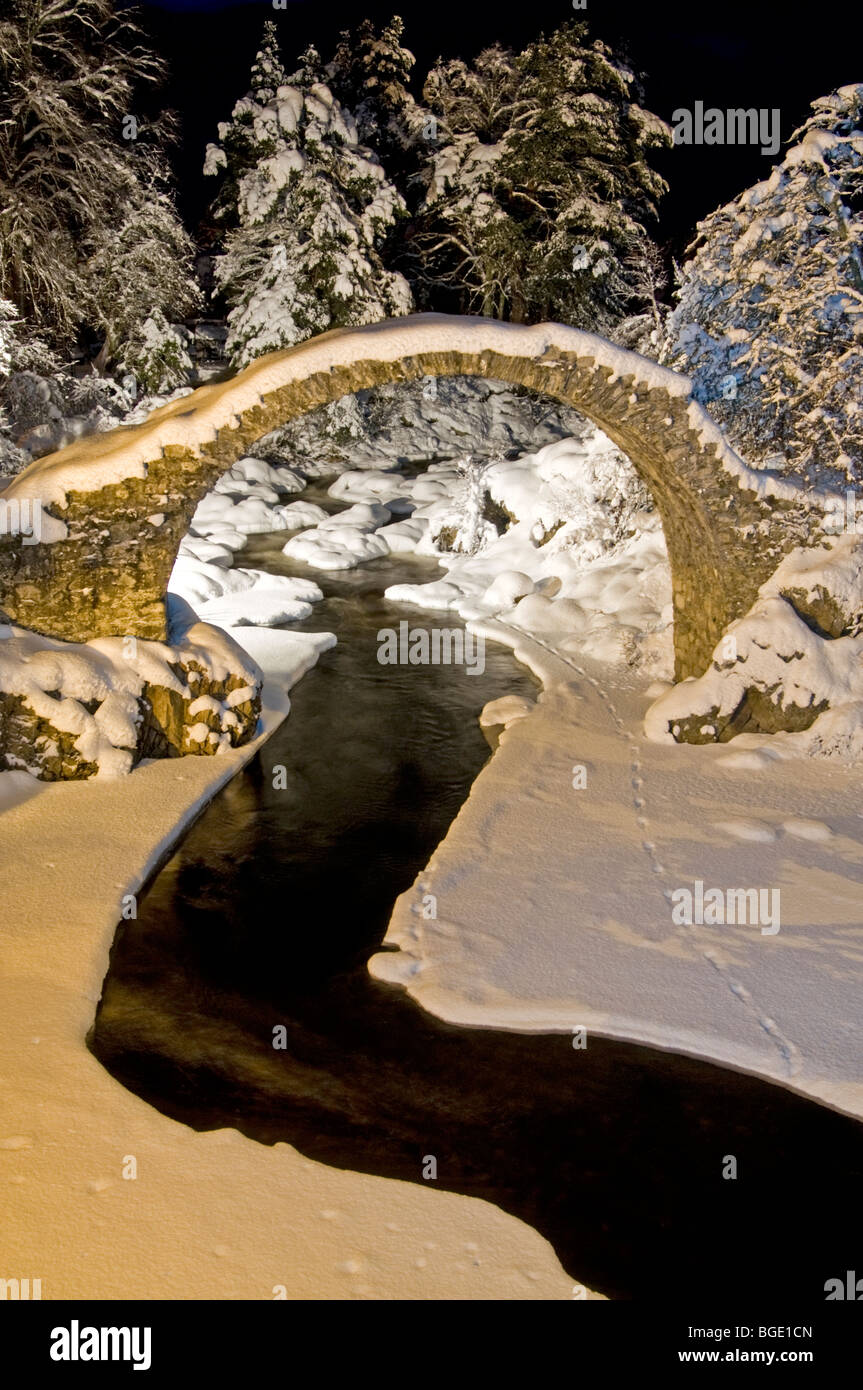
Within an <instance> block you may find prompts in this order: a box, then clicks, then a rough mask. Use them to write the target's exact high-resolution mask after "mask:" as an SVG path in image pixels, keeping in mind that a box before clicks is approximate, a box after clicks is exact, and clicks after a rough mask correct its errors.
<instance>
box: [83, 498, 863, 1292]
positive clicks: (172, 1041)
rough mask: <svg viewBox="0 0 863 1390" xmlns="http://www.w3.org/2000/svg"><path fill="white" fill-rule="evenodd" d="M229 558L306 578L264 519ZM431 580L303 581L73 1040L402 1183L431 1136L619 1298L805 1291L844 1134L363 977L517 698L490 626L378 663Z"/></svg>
mask: <svg viewBox="0 0 863 1390" xmlns="http://www.w3.org/2000/svg"><path fill="white" fill-rule="evenodd" d="M307 495H308V494H307ZM283 539H284V537H282V540H283ZM242 563H243V564H253V565H254V564H259V565H266V567H269V568H272V569H275V570H279V569H281V570H282V571H283V572H290V573H308V571H305V570H304V569H303V567H301V566H297V565H295V564H292V563H290V562H288V561H286V560H285V559H284V558H283V557H281V555H280V554H279V545H278V544H277V543H276V541H275V540H274V538H271V537H266V538H262V539H260V540H256V541H255V542H254V544H252V545H250V546H249V548H248V549H247V550H246V551H244V552H243V555H242ZM437 572H438V571H437V570H436V567H434V566H432V565H430V563H429V562H423V561H418V560H416V559H414V558H405V559H404V560H401V559H398V558H396V559H389V560H382V561H376V562H375V563H374V564H372V565H369V566H366V567H365V568H364V569H362V570H360V571H353V572H350V573H348V574H346V575H344V576H341V577H339V576H331V575H326V576H324V577H323V578H322V577H321V576H320V575H316V576H315V578H316V579H317V580H318V582H319V583H321V586H322V587H323V588H324V590H325V593H326V594H327V598H326V600H325V602H324V603H323V604H319V605H317V607H316V609H315V613H314V616H313V618H312V619H311V620H309V621H308V622H307V623H305V624H302V625H301V626H306V627H308V628H309V629H312V630H321V629H324V628H330V629H331V630H333V631H336V632H337V633H338V634H339V637H340V643H339V646H338V647H336V648H335V649H334V650H333V651H331V652H329V653H327V654H325V655H324V657H323V658H322V659H321V661H320V663H319V665H318V666H317V667H316V668H315V670H314V671H312V672H311V673H310V674H309V675H308V676H306V677H305V678H304V680H303V681H302V682H301V683H300V685H299V686H298V687H297V688H296V689H295V691H294V693H293V696H292V699H293V709H292V713H291V716H290V718H289V719H288V720H287V721H286V723H285V724H283V725H282V728H281V729H280V730H279V731H278V732H277V733H276V734H275V735H274V737H273V738H272V739H271V740H270V741H269V743H268V744H267V745H266V747H265V748H264V750H263V752H262V754H261V755H260V756H259V757H258V758H257V759H256V760H255V762H254V763H253V764H252V765H251V766H250V767H249V769H248V771H247V772H245V773H244V774H242V775H241V776H239V777H237V778H236V779H235V780H234V781H233V782H232V783H231V784H230V785H229V786H228V787H227V788H226V790H225V791H224V792H222V794H221V795H220V796H219V797H218V798H217V799H216V800H215V801H214V802H213V803H212V804H211V806H210V807H209V808H208V810H207V811H206V812H205V814H204V815H203V816H202V817H201V818H200V820H199V821H198V822H197V823H196V824H195V825H194V827H193V828H192V829H191V831H190V832H189V833H188V835H187V836H186V838H185V840H184V842H183V843H182V845H181V847H180V848H179V850H178V851H177V853H176V854H175V855H174V857H173V858H172V859H171V860H170V862H169V863H168V864H167V865H166V867H165V868H164V869H163V870H162V871H161V873H159V874H158V875H157V877H156V878H155V880H154V882H153V883H152V884H151V885H150V887H149V889H148V891H147V893H146V895H145V897H144V898H143V900H142V902H141V903H140V904H139V910H138V919H137V921H133V922H127V923H122V924H121V925H120V926H119V927H118V930H117V936H116V939H115V942H114V947H113V950H112V954H111V963H110V969H109V973H108V975H107V978H106V980H105V985H104V993H103V998H102V1001H101V1004H100V1006H99V1009H98V1013H97V1017H96V1021H95V1024H94V1028H93V1032H92V1035H91V1038H90V1045H91V1047H92V1049H93V1051H94V1052H95V1054H96V1056H97V1057H99V1058H100V1060H101V1061H102V1062H103V1064H104V1065H105V1066H106V1067H107V1068H108V1070H109V1071H111V1072H112V1074H113V1075H114V1076H116V1077H117V1078H118V1079H119V1080H120V1081H122V1082H123V1083H124V1084H125V1085H126V1086H128V1087H130V1088H131V1089H132V1090H134V1091H136V1092H137V1093H138V1094H140V1095H141V1096H143V1097H144V1098H145V1099H146V1100H148V1101H149V1102H150V1103H151V1104H153V1105H155V1106H156V1107H157V1108H158V1109H160V1110H162V1111H164V1112H165V1113H166V1114H169V1115H171V1116H173V1117H174V1118H176V1119H179V1120H182V1121H184V1122H185V1123H187V1124H189V1125H192V1126H194V1127H195V1128H198V1129H210V1128H217V1127H222V1126H225V1125H231V1126H234V1127H235V1128H237V1129H239V1130H241V1131H242V1132H243V1133H244V1134H246V1135H248V1136H250V1137H251V1138H253V1139H255V1140H258V1141H260V1142H262V1143H267V1144H271V1143H275V1142H277V1141H279V1140H285V1141H288V1142H289V1143H291V1144H293V1145H294V1146H295V1147H296V1148H298V1149H300V1150H301V1151H302V1152H303V1153H305V1154H307V1155H309V1156H310V1157H312V1158H315V1159H318V1160H321V1161H323V1162H326V1163H330V1164H333V1165H335V1166H338V1167H341V1168H350V1169H355V1170H358V1171H362V1172H369V1173H377V1174H381V1175H383V1176H388V1177H396V1178H402V1179H406V1180H408V1181H414V1182H422V1181H423V1180H424V1179H423V1176H422V1171H423V1159H424V1157H425V1156H426V1155H434V1156H435V1158H436V1159H437V1171H438V1178H437V1185H438V1186H440V1187H444V1188H449V1189H452V1190H455V1191H458V1192H463V1193H468V1194H470V1195H473V1196H476V1197H482V1198H485V1199H486V1200H489V1201H492V1202H496V1203H497V1204H498V1205H499V1206H501V1207H502V1208H504V1209H505V1210H507V1211H509V1212H512V1213H513V1214H514V1215H516V1216H518V1217H520V1218H521V1219H523V1220H525V1221H527V1222H529V1223H531V1224H532V1225H533V1226H535V1227H536V1228H537V1229H538V1230H539V1231H541V1232H542V1233H543V1234H544V1235H545V1236H547V1238H548V1239H549V1240H550V1241H551V1242H552V1243H553V1245H554V1247H555V1249H556V1251H557V1253H558V1256H559V1258H560V1259H561V1261H562V1263H563V1264H564V1266H565V1267H566V1268H567V1270H568V1271H569V1272H570V1273H571V1274H572V1275H573V1277H574V1278H575V1279H578V1280H580V1281H582V1282H584V1283H586V1284H588V1285H591V1286H592V1287H594V1288H597V1289H599V1290H600V1291H602V1292H604V1293H607V1294H609V1295H610V1296H612V1297H622V1298H634V1299H639V1300H653V1299H658V1300H662V1301H665V1302H667V1301H668V1300H669V1299H673V1298H675V1296H684V1297H686V1298H687V1299H690V1300H691V1299H692V1298H697V1297H699V1296H703V1297H705V1298H710V1299H712V1300H715V1299H716V1298H717V1297H721V1298H723V1299H728V1300H731V1301H734V1300H736V1299H738V1298H741V1297H744V1296H745V1297H751V1296H755V1297H758V1298H759V1299H761V1300H763V1301H765V1302H767V1303H770V1302H778V1301H784V1300H785V1299H786V1298H791V1297H792V1296H793V1298H794V1299H796V1300H803V1301H804V1302H810V1301H811V1302H816V1301H817V1302H820V1301H821V1300H823V1298H824V1291H823V1289H824V1283H825V1281H826V1280H827V1279H828V1278H832V1277H841V1278H844V1275H845V1271H846V1270H848V1269H855V1268H857V1269H861V1268H863V1240H861V1236H863V1223H861V1216H860V1211H861V1203H860V1194H861V1190H863V1186H861V1184H863V1127H861V1126H860V1125H858V1124H856V1123H855V1122H853V1121H851V1120H848V1119H845V1118H843V1117H841V1116H838V1115H835V1114H833V1113H832V1112H830V1111H827V1110H825V1109H823V1108H821V1107H819V1106H817V1105H814V1104H812V1103H811V1102H808V1101H805V1100H802V1099H799V1098H797V1097H795V1096H793V1095H791V1094H789V1093H787V1092H785V1091H783V1090H782V1089H780V1088H778V1087H775V1086H771V1085H769V1084H767V1083H765V1082H762V1081H758V1080H755V1079H752V1078H749V1077H746V1076H743V1075H739V1074H737V1073H735V1072H730V1071H726V1070H724V1069H722V1068H720V1067H715V1066H711V1065H708V1064H706V1063H702V1062H697V1061H693V1060H689V1059H686V1058H682V1057H676V1056H674V1055H672V1054H669V1053H663V1052H659V1051H656V1050H654V1049H651V1048H646V1047H636V1046H631V1045H627V1044H623V1043H614V1042H605V1041H602V1040H600V1039H596V1038H591V1040H590V1042H589V1045H588V1047H587V1049H586V1050H585V1051H575V1050H574V1049H573V1048H572V1042H571V1038H570V1037H568V1036H565V1035H554V1036H523V1035H519V1034H516V1033H510V1032H503V1031H498V1030H494V1029H465V1028H456V1027H450V1026H448V1025H446V1024H442V1023H440V1022H438V1021H436V1020H435V1019H433V1018H432V1017H430V1016H429V1015H427V1014H425V1013H423V1012H422V1011H421V1010H420V1009H418V1008H417V1007H416V1006H415V1005H414V1004H413V1003H412V1002H411V1001H410V1000H409V999H408V998H407V996H406V995H405V994H404V992H403V991H402V990H400V989H397V988H394V987H391V986H386V985H382V984H379V983H377V982H375V981H374V980H372V979H371V978H370V977H369V976H368V974H367V972H366V970H365V962H366V960H367V959H368V956H369V955H370V954H372V953H373V951H374V950H375V949H376V948H377V947H378V944H379V942H380V941H381V938H382V937H383V934H384V931H385V929H386V924H387V921H388V918H389V915H390V911H391V908H392V903H393V901H394V899H395V897H396V896H397V895H398V893H400V892H402V891H403V890H404V889H406V888H407V887H408V886H409V885H410V884H411V883H412V882H413V880H414V878H415V876H416V874H417V873H418V871H419V870H420V869H421V867H422V866H423V865H424V864H425V863H426V862H427V861H428V859H429V858H430V856H431V854H432V853H433V851H434V848H435V846H436V844H437V843H438V842H439V841H440V840H441V838H442V837H443V835H444V834H445V832H446V830H447V827H448V826H449V824H450V823H451V821H452V819H453V817H454V816H455V814H456V813H457V811H458V808H459V806H460V805H461V803H462V802H463V801H464V799H465V797H466V796H467V793H468V790H469V787H470V783H471V782H472V781H473V779H474V778H475V776H476V775H477V773H478V771H479V769H480V767H481V766H482V764H483V762H484V761H485V759H486V758H487V756H488V751H489V750H488V747H487V745H486V743H485V741H484V739H483V737H482V735H481V734H480V732H479V730H478V727H477V715H478V713H479V710H480V709H481V707H482V705H483V704H484V703H485V702H486V701H487V700H489V699H493V698H496V697H497V696H499V695H501V694H506V693H525V694H529V695H535V693H536V691H535V688H534V686H533V682H532V681H531V679H530V678H529V677H528V676H527V675H526V674H525V673H524V672H523V671H521V669H520V668H519V667H517V666H516V665H515V663H514V662H513V660H512V658H511V656H510V655H509V653H507V652H505V651H503V650H502V649H496V648H494V647H493V646H491V645H488V646H487V648H486V672H485V674H484V675H483V676H481V677H478V676H467V675H466V674H465V672H464V671H463V670H458V669H457V668H447V667H398V666H394V667H381V666H379V665H378V663H377V660H376V656H375V653H376V650H377V643H376V640H375V634H376V632H377V630H378V629H379V628H380V627H384V626H394V627H397V626H398V622H399V620H400V619H402V618H404V617H405V616H406V612H405V610H404V608H395V607H393V606H391V605H388V604H386V603H384V602H383V600H382V599H381V598H380V592H381V590H382V589H383V588H384V587H385V585H386V584H390V583H396V582H405V581H407V580H410V579H417V580H419V581H422V580H424V579H427V578H430V577H432V575H433V574H435V573H437ZM411 618H412V621H413V622H415V623H417V624H428V625H431V624H432V623H433V622H435V621H437V622H438V623H441V622H442V621H443V620H442V619H440V618H438V619H435V618H434V617H433V616H432V615H426V616H421V615H420V614H418V613H413V614H412V615H411ZM445 625H446V626H454V625H455V624H454V622H450V620H449V618H447V619H446V620H445ZM278 765H282V766H284V767H285V769H286V772H287V789H286V790H276V789H275V788H274V786H273V768H274V767H276V766H278ZM525 852H526V853H530V847H529V846H527V847H526V851H525ZM574 922H575V926H574V929H577V921H576V919H575V917H574ZM541 927H542V924H541V923H534V922H527V921H526V922H525V924H524V929H525V932H530V931H535V930H541ZM801 1008H805V1000H801ZM280 1026H281V1027H284V1029H285V1030H286V1038H287V1047H286V1048H285V1049H284V1050H276V1049H274V1047H273V1045H272V1044H273V1029H274V1028H276V1027H280ZM726 1155H734V1156H735V1157H736V1159H737V1167H738V1178H737V1179H736V1180H735V1181H728V1180H723V1178H722V1168H723V1162H724V1159H725V1156H726ZM797 1306H800V1305H799V1302H798V1305H797Z"/></svg>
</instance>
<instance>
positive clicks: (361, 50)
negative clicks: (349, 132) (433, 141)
mask: <svg viewBox="0 0 863 1390" xmlns="http://www.w3.org/2000/svg"><path fill="white" fill-rule="evenodd" d="M403 34H404V23H403V21H402V20H401V19H400V18H399V16H398V15H394V16H393V18H392V19H391V20H390V22H389V24H385V25H383V26H382V27H381V28H380V29H379V30H378V29H376V27H375V25H374V24H373V23H372V21H371V20H370V19H364V20H363V21H362V23H360V24H358V25H357V27H356V28H355V29H353V30H347V29H346V30H344V31H343V32H342V34H341V35H340V38H339V43H338V46H337V47H336V51H335V53H334V54H333V57H332V61H331V62H329V63H328V64H327V68H326V81H327V84H328V86H329V87H330V88H331V90H332V92H333V94H334V96H335V97H336V98H337V99H338V100H339V101H340V102H341V104H342V106H345V107H347V109H348V110H349V111H350V112H351V113H352V114H353V117H354V119H355V121H356V123H357V135H358V137H359V139H360V140H361V142H362V143H363V144H364V145H368V146H369V147H370V148H371V149H373V150H374V152H375V154H376V155H377V156H378V158H379V159H380V161H381V163H382V164H383V166H384V168H385V170H386V172H387V174H388V176H389V177H390V178H391V179H393V181H394V182H395V183H396V185H397V186H398V188H399V190H400V192H402V193H404V192H405V186H406V184H407V181H408V179H409V178H410V175H411V174H412V173H413V172H414V171H415V168H416V164H417V156H416V144H417V140H418V139H419V138H420V136H421V134H422V126H423V113H422V111H421V109H420V107H419V106H418V104H417V102H416V101H415V100H414V97H413V96H412V94H411V92H410V86H409V84H410V76H411V68H412V67H413V66H414V64H415V62H416V59H415V58H414V55H413V54H412V53H411V52H410V50H409V49H407V48H405V47H404V44H403V43H402V36H403Z"/></svg>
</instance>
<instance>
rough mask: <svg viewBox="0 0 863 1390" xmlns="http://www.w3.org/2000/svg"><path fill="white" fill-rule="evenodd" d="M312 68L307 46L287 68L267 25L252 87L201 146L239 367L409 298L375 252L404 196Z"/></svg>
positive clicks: (389, 311)
mask: <svg viewBox="0 0 863 1390" xmlns="http://www.w3.org/2000/svg"><path fill="white" fill-rule="evenodd" d="M322 73H323V68H322V65H321V60H320V57H319V55H318V54H317V52H316V51H315V50H314V49H310V50H308V51H307V52H306V53H305V54H304V55H303V57H302V60H301V66H300V68H299V70H298V71H297V72H296V73H294V74H293V76H291V77H285V75H284V72H283V70H282V67H281V61H280V59H279V54H278V37H277V31H276V27H275V25H274V24H273V23H272V22H271V21H270V22H268V23H267V24H266V25H265V28H264V38H263V43H262V46H261V51H260V52H259V54H258V56H257V58H256V60H255V66H254V68H253V85H252V90H251V91H250V92H249V93H248V95H247V96H245V97H243V98H242V99H241V100H240V101H238V102H237V104H236V106H235V107H234V110H233V113H232V117H231V120H230V121H226V122H223V123H222V124H220V126H219V142H218V144H215V145H210V146H208V149H207V158H206V163H205V166H204V172H205V173H209V174H215V175H219V176H221V178H222V184H221V187H220V190H219V192H218V194H217V197H216V202H215V213H216V216H217V217H220V218H221V219H222V220H223V221H224V222H226V223H227V224H228V225H229V227H230V230H229V231H228V233H227V236H226V238H225V246H224V254H223V255H221V256H220V257H218V258H217V260H216V268H215V273H216V279H217V282H218V284H219V285H220V286H221V287H222V289H223V291H224V293H225V296H226V298H227V301H228V303H229V305H230V306H231V310H230V314H229V318H228V324H229V336H228V351H229V353H230V355H231V357H232V360H233V361H234V362H235V363H237V364H243V363H246V362H249V361H251V360H252V359H253V358H254V357H258V356H260V355H261V354H262V353H265V352H270V351H272V350H273V349H275V348H280V347H288V346H290V345H291V344H293V343H297V342H300V341H301V340H302V339H303V338H307V337H309V336H310V335H312V334H314V333H319V332H322V331H323V330H325V329H328V328H335V327H339V326H342V325H354V324H361V323H373V322H375V321H376V320H378V319H383V318H387V317H388V316H392V315H397V314H405V313H408V312H410V309H411V307H412V299H411V294H410V290H409V288H408V285H407V282H406V281H405V280H404V278H403V277H402V276H401V275H398V274H396V273H394V272H392V271H389V270H387V269H386V268H385V266H384V264H383V262H382V260H381V256H380V250H379V248H380V247H381V245H382V244H383V241H384V239H385V237H386V234H387V232H388V231H389V230H390V228H391V227H392V226H393V224H394V223H395V221H396V219H397V218H398V217H399V216H400V215H401V214H402V213H403V211H404V204H403V202H402V200H401V198H400V197H399V195H398V193H397V192H396V190H395V188H394V187H393V185H392V184H391V183H390V181H389V180H388V179H387V178H386V175H385V173H384V170H383V167H382V165H381V164H380V161H379V160H378V159H377V158H376V157H375V155H374V154H373V153H372V151H371V150H369V149H367V148H366V147H364V146H362V145H361V144H360V143H359V140H358V137H357V130H356V124H355V122H354V119H353V117H352V116H351V114H350V112H348V111H346V110H344V109H343V107H342V106H341V105H340V103H339V102H338V101H337V100H336V98H335V97H334V96H333V93H332V92H331V90H330V88H329V87H328V86H327V84H326V83H325V82H324V81H322V80H321V76H322Z"/></svg>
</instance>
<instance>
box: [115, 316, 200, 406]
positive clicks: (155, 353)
mask: <svg viewBox="0 0 863 1390" xmlns="http://www.w3.org/2000/svg"><path fill="white" fill-rule="evenodd" d="M188 341H189V334H188V332H187V330H186V329H185V328H183V327H182V326H181V325H179V324H172V323H168V322H167V320H166V319H165V316H164V314H163V313H162V312H161V310H160V309H153V311H152V313H151V314H150V315H149V316H148V317H147V318H146V319H144V321H143V323H140V324H137V325H136V326H135V328H134V329H133V330H132V333H131V335H130V337H129V338H128V339H127V341H126V342H125V343H123V345H122V347H121V348H120V349H119V350H118V352H117V354H116V361H117V365H118V366H119V367H121V368H122V369H123V370H124V371H126V372H130V373H131V374H132V376H133V377H134V378H135V381H136V383H137V384H138V386H139V387H141V388H142V389H143V391H145V392H146V394H147V395H150V396H156V395H163V394H165V393H167V392H170V391H173V390H174V389H175V388H176V387H177V386H183V385H185V384H186V383H187V382H188V380H189V377H190V376H191V374H192V372H193V370H194V368H193V363H192V359H191V358H190V356H189V353H188Z"/></svg>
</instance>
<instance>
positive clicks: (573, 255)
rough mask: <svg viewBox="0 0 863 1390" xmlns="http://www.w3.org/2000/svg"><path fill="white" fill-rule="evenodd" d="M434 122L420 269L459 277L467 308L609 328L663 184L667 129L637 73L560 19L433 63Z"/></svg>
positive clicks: (626, 303)
mask: <svg viewBox="0 0 863 1390" xmlns="http://www.w3.org/2000/svg"><path fill="white" fill-rule="evenodd" d="M424 96H425V99H426V101H427V103H428V105H429V107H430V108H431V111H432V112H433V113H434V114H435V115H436V116H437V117H438V118H439V120H440V125H441V135H442V141H441V148H440V149H439V150H438V151H437V152H436V153H435V154H434V155H433V157H432V160H431V166H430V176H429V187H428V194H427V198H426V203H425V213H426V218H427V227H426V230H425V233H424V237H423V242H424V247H425V252H426V275H427V277H428V279H429V280H431V281H432V282H433V283H435V282H436V283H438V284H440V285H441V286H446V285H451V286H452V285H458V284H459V283H460V282H461V283H463V284H465V286H466V295H465V296H463V299H462V302H463V304H464V307H471V308H474V309H477V308H478V309H480V310H481V311H482V312H484V313H492V314H494V315H495V316H497V317H505V318H512V319H514V320H516V321H524V320H525V319H530V318H552V319H561V320H562V321H563V322H565V323H572V324H574V325H575V326H577V327H580V328H589V329H593V330H595V331H597V332H600V333H607V332H609V331H610V330H611V328H612V327H613V325H614V324H615V323H616V322H618V321H619V320H620V319H621V318H622V317H623V316H624V314H625V313H626V311H627V309H628V308H629V307H630V306H631V305H632V303H633V300H634V298H635V293H634V291H635V285H634V277H633V273H632V268H633V267H632V261H631V259H629V260H628V258H630V257H631V252H632V249H633V247H634V246H637V245H639V244H642V243H643V241H644V239H645V237H646V236H647V232H648V229H649V228H650V227H651V224H652V223H653V221H654V219H655V216H656V204H657V201H658V199H659V198H660V196H661V195H662V193H663V192H664V191H665V183H664V181H663V180H662V179H661V178H660V176H659V175H658V174H657V173H656V172H655V170H654V169H653V168H652V167H651V164H650V157H651V155H652V154H653V152H654V151H655V150H657V149H658V148H660V147H662V146H664V145H667V144H669V143H670V139H671V132H670V131H669V129H668V127H667V126H666V125H665V124H664V122H662V121H661V120H660V119H659V117H657V116H654V115H653V114H651V113H650V112H649V111H647V110H645V109H644V107H643V106H642V105H641V104H640V100H641V91H640V87H639V84H638V81H637V80H636V77H635V75H634V73H633V72H631V71H630V69H629V68H628V67H627V66H626V65H625V64H624V63H623V62H622V61H621V60H620V59H619V58H617V57H616V56H615V55H614V53H613V52H612V51H611V50H610V49H609V48H608V47H607V46H606V45H605V44H604V43H602V42H600V41H599V40H594V41H591V40H590V38H589V35H588V31H587V26H586V25H584V24H578V23H567V24H565V25H563V26H562V27H561V28H560V29H558V30H556V31H555V32H554V33H553V34H552V35H551V36H550V37H548V38H541V39H539V40H537V42H536V43H532V44H530V45H529V46H528V47H527V48H526V49H525V50H524V52H522V53H520V54H518V55H515V56H514V55H512V54H511V53H508V52H506V51H504V50H502V49H500V48H492V49H488V50H486V51H485V52H484V53H482V54H481V55H480V56H479V58H478V59H477V60H476V62H475V64H474V66H473V69H472V70H471V69H468V68H467V67H466V66H465V64H463V63H458V62H457V63H444V64H440V63H439V64H438V65H437V66H436V68H435V69H434V70H433V71H432V73H431V74H430V76H429V79H428V81H427V83H426V86H425V89H424Z"/></svg>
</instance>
